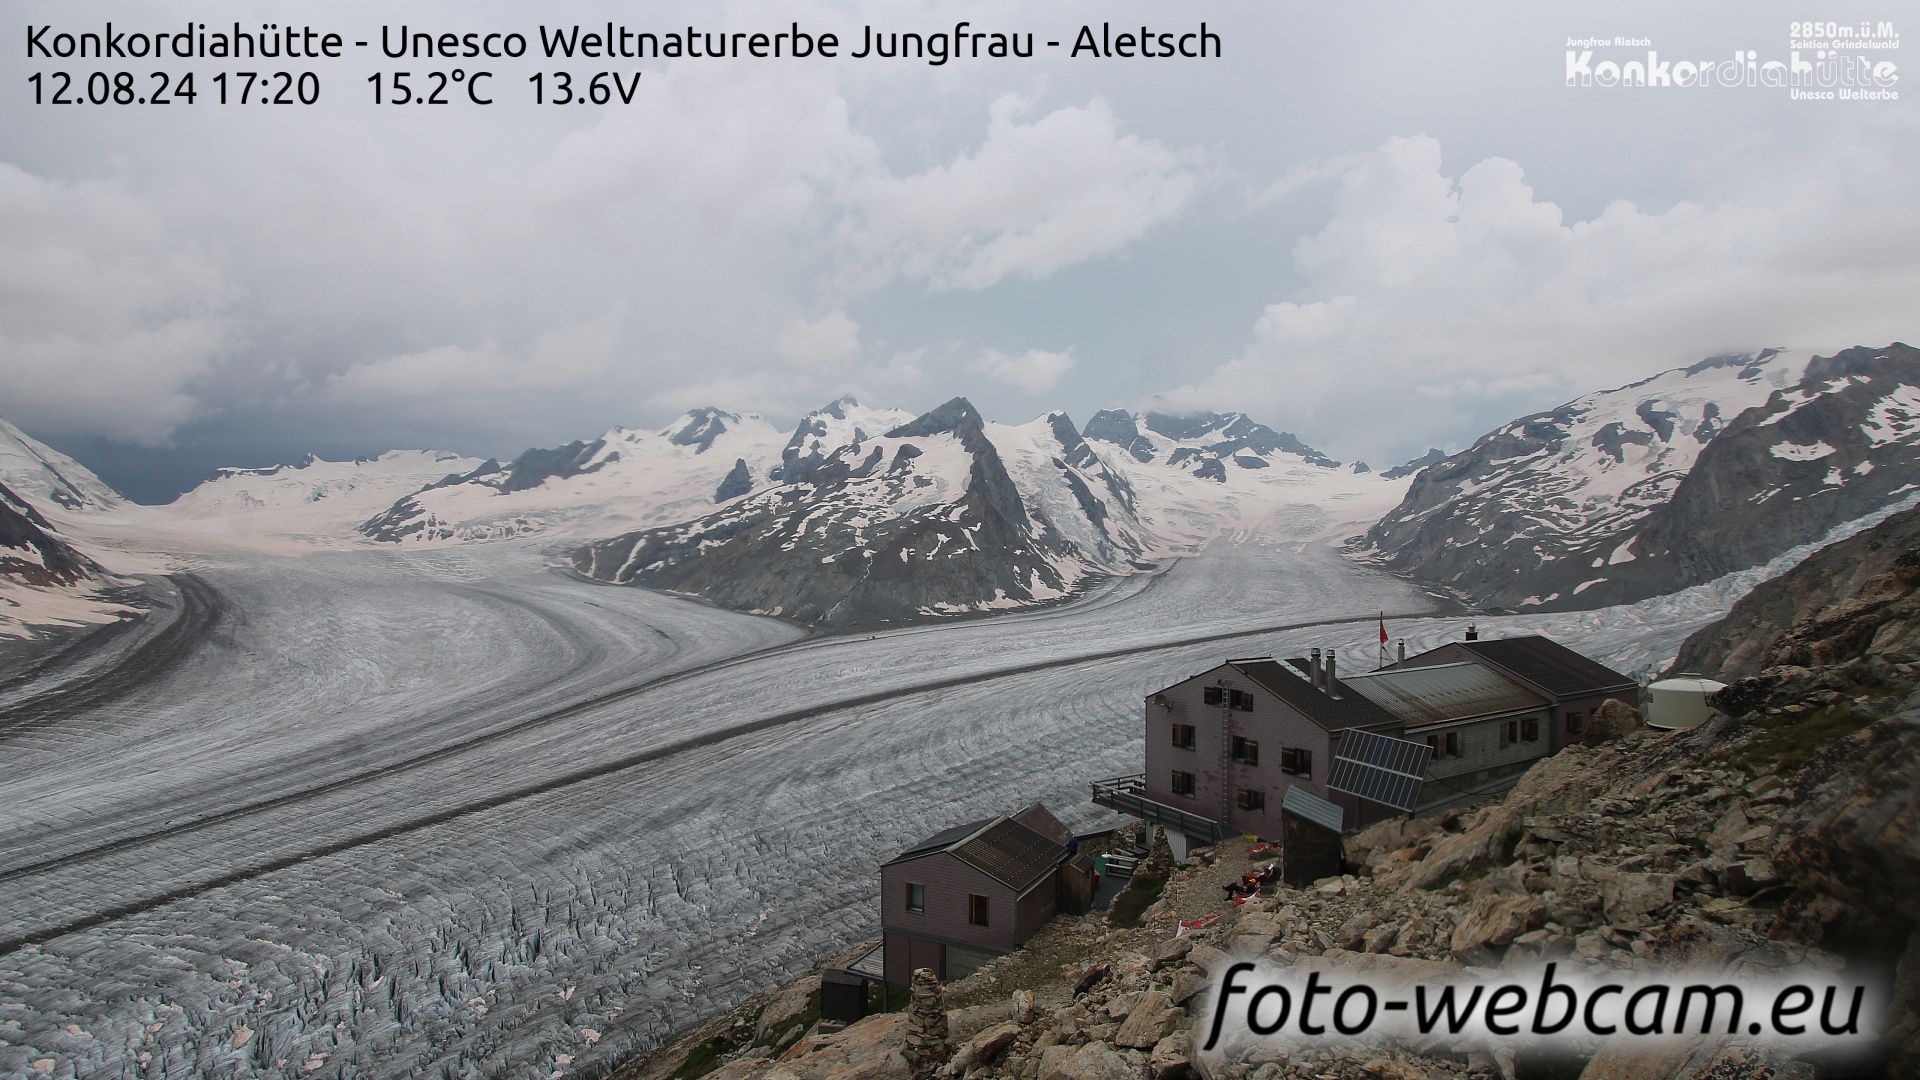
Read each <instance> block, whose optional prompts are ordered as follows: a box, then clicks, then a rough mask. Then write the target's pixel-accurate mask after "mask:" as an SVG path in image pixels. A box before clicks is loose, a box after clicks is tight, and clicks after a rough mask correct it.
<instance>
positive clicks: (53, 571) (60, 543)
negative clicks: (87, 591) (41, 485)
mask: <svg viewBox="0 0 1920 1080" xmlns="http://www.w3.org/2000/svg"><path fill="white" fill-rule="evenodd" d="M98 573H100V567H99V566H98V565H97V564H96V563H94V561H93V560H92V559H89V558H87V557H86V556H85V555H82V554H81V553H80V552H79V551H78V550H77V549H75V548H74V547H73V545H71V544H69V543H67V542H66V541H65V540H62V539H61V538H60V537H59V536H58V535H56V533H55V530H54V527H53V525H52V523H50V522H49V521H47V519H46V518H44V517H42V516H41V515H40V512H39V511H38V510H35V509H34V508H33V505H32V504H31V503H29V502H27V500H25V499H23V498H21V497H20V496H19V495H18V494H16V493H15V492H14V491H13V490H12V489H11V488H8V487H6V486H5V485H0V576H5V577H9V578H12V579H14V580H15V581H21V582H25V583H26V584H28V585H40V586H48V585H75V584H78V583H79V582H81V581H83V580H85V579H86V578H89V577H92V576H94V575H96V574H98Z"/></svg>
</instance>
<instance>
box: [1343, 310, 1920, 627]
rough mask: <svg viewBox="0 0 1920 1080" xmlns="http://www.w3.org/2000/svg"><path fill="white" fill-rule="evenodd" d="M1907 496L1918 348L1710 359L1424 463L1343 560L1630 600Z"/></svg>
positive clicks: (1469, 594)
mask: <svg viewBox="0 0 1920 1080" xmlns="http://www.w3.org/2000/svg"><path fill="white" fill-rule="evenodd" d="M1915 491H1920V350H1915V349H1913V348H1911V347H1910V346H1907V345H1904V344H1900V343H1895V344H1893V345H1890V346H1887V347H1885V348H1881V349H1867V348H1856V349H1849V350H1845V351H1843V352H1840V353H1837V354H1835V355H1833V356H1828V357H1813V356H1809V355H1807V354H1805V353H1790V352H1784V351H1781V350H1767V351H1764V352H1761V353H1757V354H1753V355H1750V356H1731V357H1716V358H1712V359H1709V360H1706V361H1702V362H1701V363H1699V364H1695V365H1693V366H1691V367H1688V368H1680V369H1675V370H1673V371H1668V372H1664V373H1662V374H1659V375H1656V376H1653V377H1652V378H1649V379H1645V380H1642V381H1640V382H1637V383H1634V384H1631V385H1629V386H1625V387H1621V388H1620V389H1618V390H1611V391H1606V392H1603V393H1599V394H1591V395H1588V396H1586V397H1583V398H1579V399H1576V400H1575V401H1572V402H1569V403H1568V404H1566V405H1564V406H1561V407H1560V408H1558V409H1554V410H1549V411H1548V412H1544V413H1538V414H1534V415H1532V416H1527V417H1522V418H1520V419H1518V420H1515V421H1513V422H1512V423H1510V424H1507V425H1505V426H1503V427H1501V428H1499V429H1498V430H1496V431H1493V432H1490V433H1489V434H1487V435H1486V436H1484V437H1482V438H1481V439H1480V440H1478V441H1477V442H1475V443H1474V445H1473V446H1472V447H1470V448H1469V449H1467V450H1465V451H1463V452H1461V453H1459V454H1456V455H1453V456H1452V457H1449V458H1447V459H1445V460H1444V461H1440V462H1437V463H1434V464H1430V465H1428V466H1426V467H1425V468H1424V469H1423V470H1422V471H1421V472H1420V473H1419V474H1418V475H1417V476H1416V477H1415V479H1414V481H1413V484H1412V487H1411V488H1410V489H1409V490H1408V492H1407V496H1406V498H1405V500H1404V501H1403V502H1402V503H1401V504H1400V506H1398V507H1396V508H1395V509H1394V510H1393V511H1391V512H1390V513H1388V514H1387V515H1386V516H1385V517H1383V518H1382V519H1381V520H1380V521H1379V522H1378V523H1377V524H1375V525H1374V526H1373V527H1372V528H1371V529H1369V530H1368V531H1367V533H1366V535H1365V537H1364V538H1363V540H1362V541H1361V542H1359V543H1357V544H1356V545H1355V546H1354V550H1355V551H1356V553H1357V554H1360V555H1362V556H1364V557H1368V558H1372V559H1375V560H1377V561H1379V562H1381V563H1382V564H1384V565H1386V566H1389V567H1391V568H1393V569H1396V570H1399V571H1401V572H1404V573H1408V574H1410V575H1412V576H1415V577H1418V578H1421V579H1422V580H1425V581H1428V582H1432V583H1435V584H1438V585H1441V586H1444V587H1447V588H1449V589H1451V590H1453V591H1454V592H1456V593H1457V594H1459V595H1461V596H1462V597H1464V598H1466V599H1469V600H1471V601H1474V602H1477V603H1480V604H1482V605H1485V606H1488V607H1491V608H1495V609H1511V610H1521V611H1529V610H1568V609H1585V608H1593V607H1601V606H1607V605H1611V604H1618V603H1627V602H1632V601H1635V600H1639V599H1644V598H1646V597H1648V596H1653V595H1658V594H1660V593H1665V592H1672V591H1675V590H1677V589H1681V588H1685V587H1687V586H1689V585H1694V584H1699V583H1701V582H1703V581H1707V580H1711V579H1712V578H1714V577H1717V576H1720V575H1722V574H1725V573H1728V572H1730V571H1733V570H1739V569H1745V568H1747V567H1750V566H1754V565H1758V564H1760V563H1764V562H1765V561H1767V559H1769V558H1772V557H1773V556H1775V555H1778V554H1780V553H1781V552H1783V551H1786V550H1788V549H1790V548H1792V547H1794V546H1796V545H1798V544H1802V543H1806V542H1809V541H1811V540H1815V539H1817V538H1818V537H1820V536H1822V535H1824V534H1825V533H1826V532H1827V531H1828V530H1830V529H1832V528H1833V527H1835V526H1837V525H1841V524H1843V523H1845V522H1847V521H1850V520H1853V519H1855V518H1858V517H1860V516H1862V515H1864V514H1866V513H1868V512H1870V511H1873V510H1876V509H1879V508H1881V507H1884V506H1886V505H1889V504H1890V503H1892V502H1893V501H1895V500H1897V499H1900V498H1903V497H1907V496H1909V495H1910V494H1911V493H1912V492H1915Z"/></svg>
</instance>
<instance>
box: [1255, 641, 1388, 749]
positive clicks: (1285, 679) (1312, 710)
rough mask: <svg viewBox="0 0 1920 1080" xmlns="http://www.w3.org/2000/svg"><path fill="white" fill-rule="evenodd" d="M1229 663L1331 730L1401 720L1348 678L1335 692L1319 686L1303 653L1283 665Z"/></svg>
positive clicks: (1338, 683)
mask: <svg viewBox="0 0 1920 1080" xmlns="http://www.w3.org/2000/svg"><path fill="white" fill-rule="evenodd" d="M1228 664H1229V665H1231V666H1232V667H1233V668H1234V669H1235V670H1237V671H1239V672H1240V673H1241V674H1242V675H1245V676H1246V677H1247V678H1249V679H1252V680H1253V681H1254V682H1255V683H1257V684H1258V685H1259V686H1261V687H1262V688H1263V689H1265V690H1267V691H1269V692H1271V693H1272V694H1273V695H1274V696H1275V697H1277V698H1279V699H1280V700H1282V701H1284V702H1286V703H1287V704H1288V705H1291V706H1293V707H1294V709H1296V710H1298V711H1299V713H1300V714H1301V715H1302V716H1305V717H1306V718H1307V719H1309V720H1311V721H1313V722H1314V723H1315V724H1318V725H1319V726H1320V727H1323V728H1325V729H1327V730H1328V731H1345V730H1346V729H1347V728H1356V727H1357V728H1371V727H1393V726H1396V725H1398V724H1399V720H1397V719H1395V718H1394V715H1393V714H1392V713H1390V712H1388V711H1387V710H1385V709H1383V708H1381V707H1380V706H1378V705H1376V704H1374V703H1373V702H1372V701H1370V700H1368V699H1367V698H1366V696H1365V695H1362V694H1360V693H1359V692H1357V691H1355V690H1352V689H1349V688H1348V687H1347V684H1346V682H1345V680H1342V679H1335V680H1334V691H1335V693H1333V694H1328V693H1326V692H1324V691H1321V690H1319V689H1316V688H1315V687H1314V685H1313V683H1311V682H1309V681H1308V677H1307V674H1306V673H1307V671H1308V670H1309V665H1308V663H1307V661H1306V659H1305V658H1304V657H1295V658H1293V659H1291V660H1288V661H1287V662H1286V664H1284V665H1283V664H1281V663H1280V662H1278V661H1276V660H1230V661H1228Z"/></svg>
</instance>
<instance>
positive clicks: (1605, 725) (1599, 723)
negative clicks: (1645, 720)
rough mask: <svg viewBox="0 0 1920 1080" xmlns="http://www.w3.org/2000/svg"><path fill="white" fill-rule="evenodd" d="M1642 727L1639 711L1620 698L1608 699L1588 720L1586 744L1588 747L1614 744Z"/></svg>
mask: <svg viewBox="0 0 1920 1080" xmlns="http://www.w3.org/2000/svg"><path fill="white" fill-rule="evenodd" d="M1640 727H1641V721H1640V710H1639V709H1636V708H1634V707H1633V706H1631V705H1629V704H1627V703H1626V702H1624V701H1621V700H1620V699H1619V698H1608V699H1607V700H1606V701H1603V702H1601V703H1600V707H1599V708H1598V709H1595V710H1594V711H1593V716H1592V717H1590V718H1589V719H1588V720H1587V734H1586V743H1587V745H1588V746H1598V745H1600V744H1601V743H1607V742H1613V741H1615V740H1617V739H1623V738H1625V737H1627V736H1628V735H1631V734H1633V733H1634V732H1636V731H1639V730H1640Z"/></svg>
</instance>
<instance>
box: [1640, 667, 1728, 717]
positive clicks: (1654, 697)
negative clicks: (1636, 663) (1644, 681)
mask: <svg viewBox="0 0 1920 1080" xmlns="http://www.w3.org/2000/svg"><path fill="white" fill-rule="evenodd" d="M1726 685H1727V684H1726V683H1723V682H1715V681H1714V680H1712V679H1709V678H1705V677H1704V676H1700V675H1692V674H1681V675H1675V676H1674V677H1673V678H1671V679H1661V680H1660V681H1659V682H1656V683H1653V684H1651V685H1649V686H1648V687H1647V726H1648V727H1651V728H1658V729H1660V730H1661V731H1680V730H1684V729H1686V728H1697V727H1699V726H1700V725H1701V724H1704V723H1706V721H1707V714H1708V712H1709V710H1708V708H1707V695H1708V694H1711V693H1713V692H1714V691H1715V690H1720V689H1723V688H1724V687H1725V686H1726Z"/></svg>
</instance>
